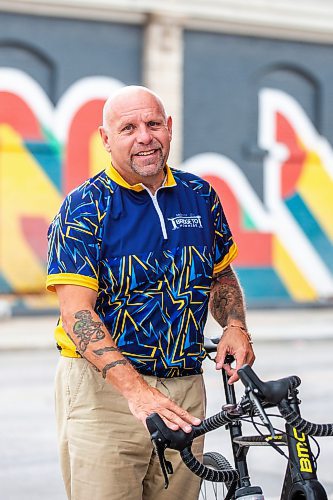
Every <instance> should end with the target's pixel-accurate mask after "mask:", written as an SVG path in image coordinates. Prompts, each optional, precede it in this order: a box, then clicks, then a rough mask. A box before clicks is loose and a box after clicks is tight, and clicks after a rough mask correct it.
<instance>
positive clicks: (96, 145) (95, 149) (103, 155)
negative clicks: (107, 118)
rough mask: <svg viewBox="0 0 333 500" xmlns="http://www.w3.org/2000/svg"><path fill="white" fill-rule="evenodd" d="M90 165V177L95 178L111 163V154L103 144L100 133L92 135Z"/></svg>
mask: <svg viewBox="0 0 333 500" xmlns="http://www.w3.org/2000/svg"><path fill="white" fill-rule="evenodd" d="M89 155H90V157H89V165H90V175H91V176H94V175H96V174H98V172H100V171H101V170H104V169H105V168H106V167H107V166H108V165H110V163H111V158H110V153H108V152H107V151H106V150H105V149H104V147H103V143H102V139H101V136H100V135H99V132H95V133H94V134H92V136H91V139H90V142H89Z"/></svg>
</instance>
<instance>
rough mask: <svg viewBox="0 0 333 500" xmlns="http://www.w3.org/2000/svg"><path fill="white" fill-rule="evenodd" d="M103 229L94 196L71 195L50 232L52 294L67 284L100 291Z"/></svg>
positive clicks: (78, 193) (48, 278)
mask: <svg viewBox="0 0 333 500" xmlns="http://www.w3.org/2000/svg"><path fill="white" fill-rule="evenodd" d="M99 229H100V224H99V221H98V212H97V209H96V204H95V203H94V200H93V197H92V194H91V193H85V194H84V196H83V195H82V193H81V192H80V191H74V192H73V193H72V194H69V195H68V196H67V198H66V199H65V201H64V203H63V205H62V207H61V209H60V211H59V213H58V214H57V216H56V217H55V218H54V220H53V222H52V224H51V225H50V228H49V231H48V270H47V280H46V288H47V289H48V290H50V291H55V287H54V286H55V285H59V284H67V285H79V286H85V287H87V288H91V289H93V290H95V291H98V267H99V259H100V241H99Z"/></svg>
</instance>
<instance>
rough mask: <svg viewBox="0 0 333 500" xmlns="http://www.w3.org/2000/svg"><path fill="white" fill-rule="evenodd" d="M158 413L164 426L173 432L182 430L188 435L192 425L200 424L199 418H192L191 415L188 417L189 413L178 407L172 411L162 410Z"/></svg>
mask: <svg viewBox="0 0 333 500" xmlns="http://www.w3.org/2000/svg"><path fill="white" fill-rule="evenodd" d="M159 413H160V416H161V417H162V418H163V420H164V422H165V424H166V425H167V426H168V427H169V428H170V429H172V430H174V431H176V430H178V429H182V430H183V431H184V432H186V433H188V432H191V430H192V425H199V424H200V423H201V420H200V419H199V418H196V417H193V415H190V413H188V412H187V411H185V410H183V409H182V408H179V407H177V409H174V411H172V410H167V409H164V410H163V411H160V412H159Z"/></svg>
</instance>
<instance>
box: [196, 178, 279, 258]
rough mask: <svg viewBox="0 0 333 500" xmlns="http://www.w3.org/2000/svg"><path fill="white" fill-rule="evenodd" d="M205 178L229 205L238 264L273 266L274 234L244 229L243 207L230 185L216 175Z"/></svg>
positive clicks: (228, 215) (225, 203)
mask: <svg viewBox="0 0 333 500" xmlns="http://www.w3.org/2000/svg"><path fill="white" fill-rule="evenodd" d="M205 179H206V180H207V181H208V182H210V183H211V184H212V186H214V189H215V191H216V192H217V194H218V195H219V198H220V200H221V202H222V205H223V207H228V208H227V209H226V216H227V219H228V223H229V225H230V227H231V230H232V234H233V236H234V238H235V241H236V243H237V246H238V256H237V266H239V267H271V266H272V234H270V233H262V232H261V233H259V232H258V231H257V230H253V231H251V230H247V229H244V227H243V224H242V216H243V214H242V211H241V207H240V205H239V201H238V200H237V198H236V196H235V194H234V193H233V191H232V190H231V189H230V186H229V185H228V184H227V183H226V182H225V181H223V180H222V179H220V178H219V177H216V176H212V175H205Z"/></svg>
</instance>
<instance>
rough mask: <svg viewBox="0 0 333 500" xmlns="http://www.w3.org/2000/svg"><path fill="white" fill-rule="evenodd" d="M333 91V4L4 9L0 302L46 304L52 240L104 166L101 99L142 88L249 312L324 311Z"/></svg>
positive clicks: (330, 234)
mask: <svg viewBox="0 0 333 500" xmlns="http://www.w3.org/2000/svg"><path fill="white" fill-rule="evenodd" d="M332 79H333V5H331V2H330V0H320V1H319V0H317V1H316V2H314V1H312V0H311V1H310V0H303V1H300V0H295V1H294V2H288V1H287V0H284V1H282V0H280V1H276V2H271V1H268V0H247V1H244V0H208V1H199V0H191V1H190V0H178V1H173V0H160V1H157V0H151V1H143V0H142V1H141V0H104V1H95V2H93V1H88V0H71V1H69V0H67V1H66V0H63V1H62V2H56V1H50V0H49V1H39V0H30V1H28V0H21V1H7V2H6V1H1V0H0V294H1V295H0V297H3V298H7V299H8V300H16V301H17V300H18V299H21V298H22V297H23V300H24V302H25V303H26V304H27V307H34V306H35V305H36V307H39V306H40V304H41V303H43V304H44V306H45V307H49V306H50V305H52V304H53V303H54V302H53V300H54V299H53V297H51V296H49V295H45V294H44V281H45V261H46V247H47V241H46V232H47V227H48V225H49V223H50V221H51V219H52V217H53V216H54V214H55V213H56V212H57V210H58V208H59V206H60V203H61V201H62V199H63V197H64V196H65V194H66V193H67V192H69V191H70V190H71V189H72V188H73V187H75V186H76V185H77V184H79V183H80V182H81V181H82V180H84V179H85V178H86V177H88V176H90V175H93V174H94V173H96V172H98V171H100V170H101V169H103V168H105V166H106V165H107V163H108V161H109V159H108V158H107V156H106V155H105V153H104V151H103V148H102V146H101V143H100V139H99V135H98V131H97V127H98V125H99V124H100V121H101V109H102V106H103V102H104V101H105V99H106V98H107V96H108V95H110V93H112V92H113V91H115V90H116V89H118V88H120V87H121V86H123V85H128V84H143V85H147V86H149V87H151V88H152V89H154V90H155V91H156V92H158V93H159V94H160V95H161V97H162V98H163V99H164V101H165V102H166V105H167V112H168V113H169V114H171V115H172V116H173V120H174V139H173V146H172V154H171V158H170V165H171V166H174V167H176V168H182V169H188V170H190V171H192V172H195V173H198V174H199V175H201V176H203V177H205V178H206V179H208V180H210V181H211V182H212V184H213V186H214V187H215V189H216V190H217V191H218V193H219V195H220V197H221V199H222V202H223V205H224V207H225V211H226V214H227V217H228V220H229V223H230V225H231V227H232V229H233V233H234V235H235V238H236V240H237V242H238V246H239V256H238V258H237V260H236V261H235V268H236V269H237V272H238V275H239V277H240V280H241V283H242V285H243V288H244V290H245V293H246V296H247V299H248V303H249V305H254V306H255V305H273V306H276V305H286V304H287V305H289V304H290V305H297V304H329V303H331V301H332V297H333V246H332V241H333V150H332V147H333V112H332V111H333V86H332V85H331V81H332Z"/></svg>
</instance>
